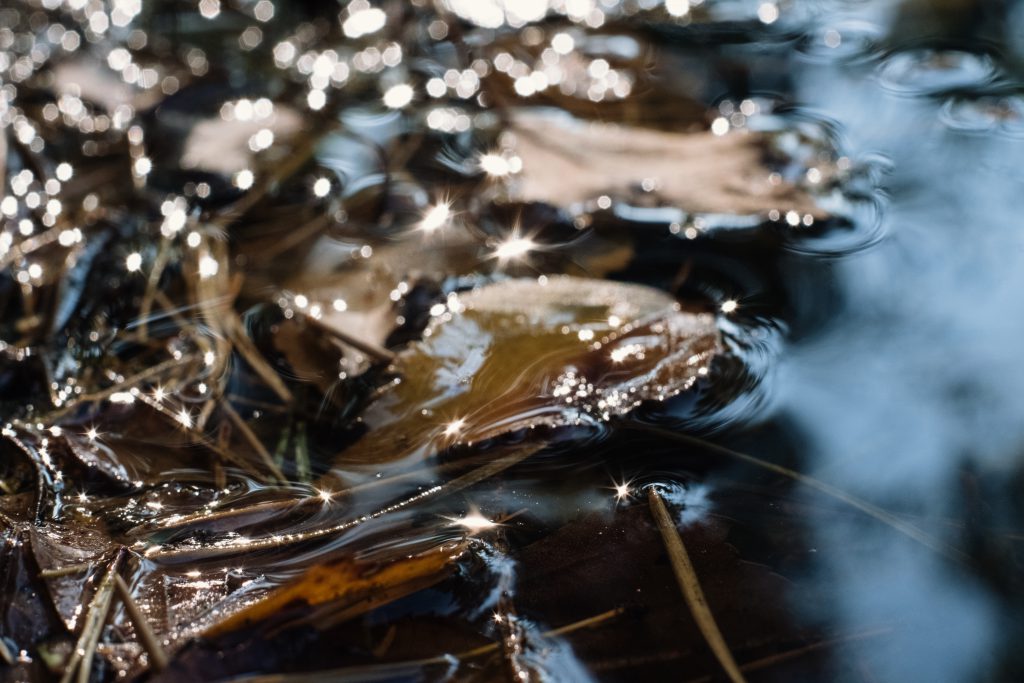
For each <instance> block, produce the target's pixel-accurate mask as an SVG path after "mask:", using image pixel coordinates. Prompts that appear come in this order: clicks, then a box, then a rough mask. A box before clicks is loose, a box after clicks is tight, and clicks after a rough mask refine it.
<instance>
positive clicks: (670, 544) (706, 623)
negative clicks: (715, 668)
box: [647, 487, 746, 683]
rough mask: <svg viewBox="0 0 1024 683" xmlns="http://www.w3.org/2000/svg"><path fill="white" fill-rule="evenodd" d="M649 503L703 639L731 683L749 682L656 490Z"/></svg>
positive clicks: (677, 579)
mask: <svg viewBox="0 0 1024 683" xmlns="http://www.w3.org/2000/svg"><path fill="white" fill-rule="evenodd" d="M647 501H648V503H650V506H651V514H652V515H653V516H654V521H655V523H656V524H657V526H658V530H659V531H660V532H661V540H662V541H663V542H664V543H665V550H667V551H668V559H669V561H670V562H671V564H672V570H673V572H675V575H676V581H678V582H679V588H680V589H681V590H682V592H683V598H685V600H686V605H687V607H689V608H690V614H692V615H693V620H694V621H695V622H696V623H697V628H699V629H700V632H701V635H703V636H704V640H705V641H707V644H708V646H709V647H710V648H711V651H712V652H713V653H714V655H715V658H716V659H718V663H719V664H721V665H722V669H724V670H725V673H726V674H727V675H728V676H729V680H730V681H732V683H745V681H746V679H744V678H743V674H742V673H741V672H740V669H739V666H737V664H736V660H735V659H733V656H732V652H731V651H730V650H729V646H728V645H727V644H726V642H725V638H724V637H722V631H721V630H720V629H719V628H718V623H717V622H716V621H715V616H714V614H712V612H711V608H710V607H709V606H708V601H707V599H706V598H705V596H704V590H703V589H702V588H701V587H700V580H699V579H698V578H697V573H696V572H695V571H694V569H693V564H692V563H691V562H690V555H689V554H688V553H687V552H686V546H685V545H683V539H682V537H681V536H680V535H679V531H678V529H676V524H675V522H674V521H673V520H672V516H671V515H669V513H668V508H666V507H665V501H663V500H662V499H661V496H660V495H659V494H658V491H657V490H656V489H655V488H653V487H652V488H650V489H648V490H647Z"/></svg>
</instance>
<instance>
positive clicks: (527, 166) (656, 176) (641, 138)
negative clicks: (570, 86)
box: [511, 111, 821, 217]
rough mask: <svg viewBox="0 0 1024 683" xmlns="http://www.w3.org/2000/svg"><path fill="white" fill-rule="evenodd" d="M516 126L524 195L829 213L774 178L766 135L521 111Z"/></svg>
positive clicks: (519, 186)
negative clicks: (679, 129) (767, 158)
mask: <svg viewBox="0 0 1024 683" xmlns="http://www.w3.org/2000/svg"><path fill="white" fill-rule="evenodd" d="M511 130H512V132H513V133H515V140H516V142H515V145H514V147H515V153H516V155H518V156H519V158H520V159H522V162H523V171H522V173H521V174H520V175H519V176H517V177H515V179H514V180H513V184H512V194H513V196H514V197H515V198H517V199H519V200H522V201H537V202H547V203H549V204H553V205H555V206H558V207H564V208H568V207H571V206H573V205H577V206H581V205H582V204H584V203H585V202H587V201H593V200H596V199H597V198H598V197H600V196H602V195H608V196H610V197H612V198H613V199H620V200H625V201H630V200H635V199H638V198H639V199H640V200H641V201H643V202H644V203H645V204H649V203H651V202H652V201H653V202H656V203H658V204H661V205H668V206H673V207H676V208H680V209H683V210H684V211H687V212H691V213H711V214H762V213H767V212H768V211H770V210H772V209H779V210H782V211H783V212H785V211H788V210H795V211H798V212H800V213H801V214H804V213H810V214H812V215H815V216H818V217H820V216H821V210H820V209H818V208H817V207H816V206H815V204H814V202H813V201H812V199H811V197H810V196H808V195H807V194H805V193H804V192H803V191H801V190H800V189H798V188H796V187H794V186H792V185H788V184H785V183H781V184H778V185H773V184H772V183H771V182H770V181H769V176H770V174H771V171H770V170H769V169H767V168H765V166H764V163H763V158H764V156H765V137H764V136H763V135H761V134H758V133H753V132H748V131H733V132H731V133H729V134H727V135H722V136H719V135H716V134H714V133H712V132H710V131H701V132H692V133H678V132H665V131H660V130H653V129H645V128H639V127H633V126H627V125H617V124H609V123H598V122H586V121H579V120H576V119H572V118H570V117H567V116H564V115H562V116H558V115H554V114H550V113H543V112H538V111H524V112H520V113H518V114H516V117H515V119H514V124H513V127H512V129H511Z"/></svg>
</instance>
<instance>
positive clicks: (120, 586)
mask: <svg viewBox="0 0 1024 683" xmlns="http://www.w3.org/2000/svg"><path fill="white" fill-rule="evenodd" d="M114 586H115V587H116V588H117V595H118V597H119V598H121V603H122V604H123V605H124V609H125V611H126V612H127V613H128V618H129V619H131V621H132V625H133V626H134V627H135V633H136V635H138V636H139V642H141V643H142V646H143V647H144V648H146V652H148V653H149V661H150V666H151V668H152V669H154V670H156V671H159V670H160V669H163V668H164V667H166V666H167V654H166V653H165V652H164V649H163V648H162V647H160V641H159V640H157V638H156V634H155V633H153V627H152V626H150V624H149V619H147V618H146V615H144V614H143V613H142V610H141V609H139V605H138V603H137V602H135V598H134V597H132V591H131V588H129V587H128V584H127V583H126V582H125V580H124V579H123V578H121V575H120V574H116V575H115V576H114Z"/></svg>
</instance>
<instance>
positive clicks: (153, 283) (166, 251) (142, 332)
mask: <svg viewBox="0 0 1024 683" xmlns="http://www.w3.org/2000/svg"><path fill="white" fill-rule="evenodd" d="M170 258H171V241H170V240H169V239H167V238H166V237H165V238H164V239H162V240H161V241H160V251H158V252H157V255H156V261H155V262H154V263H153V268H152V269H151V270H150V271H149V277H148V278H147V279H146V292H145V294H144V295H143V297H142V304H141V305H140V306H139V331H138V335H139V341H142V342H145V341H146V340H147V339H148V338H149V332H148V326H147V321H148V319H149V313H150V311H152V310H153V298H154V296H155V294H156V292H157V287H158V286H159V285H160V276H161V275H163V273H164V268H166V267H167V262H168V260H170Z"/></svg>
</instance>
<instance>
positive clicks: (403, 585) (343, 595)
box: [203, 543, 466, 638]
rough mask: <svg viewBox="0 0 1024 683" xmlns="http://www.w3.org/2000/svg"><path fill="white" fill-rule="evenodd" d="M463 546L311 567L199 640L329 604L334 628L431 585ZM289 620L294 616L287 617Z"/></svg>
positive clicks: (448, 568)
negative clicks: (389, 559)
mask: <svg viewBox="0 0 1024 683" xmlns="http://www.w3.org/2000/svg"><path fill="white" fill-rule="evenodd" d="M465 547H466V545H465V543H456V544H451V543H449V544H446V545H442V546H440V547H435V548H432V549H430V550H427V551H425V552H422V553H418V554H415V555H410V556H408V557H405V558H403V559H400V560H397V561H392V562H386V563H381V562H361V561H359V560H354V559H352V558H348V557H347V558H345V559H342V560H339V561H337V562H333V563H329V564H317V565H314V566H312V567H310V568H309V569H307V570H306V571H305V572H303V573H302V574H301V575H300V576H299V577H298V578H296V579H295V580H293V581H291V582H290V583H287V584H285V585H283V586H281V587H280V588H278V589H276V590H274V591H272V592H271V593H270V594H269V595H267V596H266V597H265V598H263V599H262V600H260V601H258V602H256V603H254V604H252V605H250V606H249V607H247V608H244V609H242V610H241V611H239V612H236V613H235V614H233V615H231V616H229V617H228V618H227V619H225V620H223V621H221V622H219V623H217V624H215V625H214V626H212V627H211V628H209V629H207V630H206V632H205V633H204V634H203V635H204V636H205V637H207V638H215V637H217V636H221V635H224V634H227V633H231V632H233V631H237V630H238V629H241V628H244V627H246V626H252V625H253V624H256V623H259V622H264V621H266V620H268V619H270V618H272V617H280V616H282V614H283V613H284V612H285V611H286V610H289V609H291V608H294V607H299V608H316V607H319V606H322V605H327V604H328V603H329V604H330V609H329V610H327V611H325V614H324V616H325V618H326V619H327V620H329V622H330V623H332V624H336V623H338V622H340V621H343V620H345V619H350V618H352V617H356V616H358V615H360V614H364V613H366V612H368V611H370V610H372V609H375V608H377V607H380V606H381V605H385V604H387V603H389V602H391V601H393V600H397V599H399V598H401V597H404V596H406V595H410V594H412V593H415V592H416V591H419V590H422V589H423V588H426V587H427V586H430V585H433V584H434V583H436V582H438V581H440V580H441V579H443V578H445V577H446V576H448V575H449V573H450V572H451V571H452V570H453V568H454V564H453V561H454V560H455V559H456V558H458V557H459V556H460V555H461V554H462V552H463V551H464V550H465ZM292 616H294V615H292Z"/></svg>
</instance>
